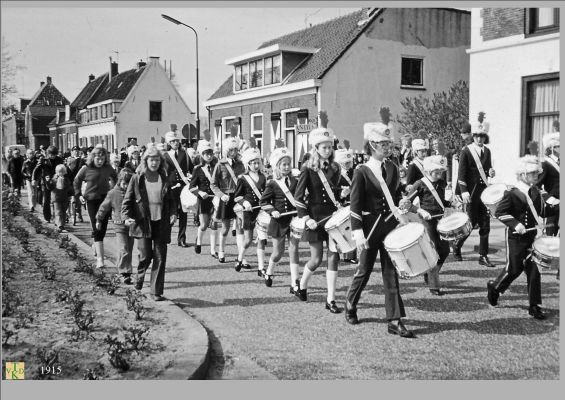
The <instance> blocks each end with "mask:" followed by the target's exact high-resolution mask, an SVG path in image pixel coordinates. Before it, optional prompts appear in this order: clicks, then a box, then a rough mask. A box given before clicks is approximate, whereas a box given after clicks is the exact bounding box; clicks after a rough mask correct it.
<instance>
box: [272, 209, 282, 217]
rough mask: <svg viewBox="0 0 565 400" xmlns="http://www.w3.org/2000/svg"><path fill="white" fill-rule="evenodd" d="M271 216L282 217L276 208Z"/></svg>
mask: <svg viewBox="0 0 565 400" xmlns="http://www.w3.org/2000/svg"><path fill="white" fill-rule="evenodd" d="M271 217H273V218H274V219H279V218H280V217H281V213H280V212H278V211H276V210H275V211H273V212H272V213H271Z"/></svg>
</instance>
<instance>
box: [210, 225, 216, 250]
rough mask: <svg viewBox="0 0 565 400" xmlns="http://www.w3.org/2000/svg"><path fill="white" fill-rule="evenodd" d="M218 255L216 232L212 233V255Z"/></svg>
mask: <svg viewBox="0 0 565 400" xmlns="http://www.w3.org/2000/svg"><path fill="white" fill-rule="evenodd" d="M215 253H216V231H215V230H211V231H210V254H215Z"/></svg>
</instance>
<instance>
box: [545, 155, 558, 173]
mask: <svg viewBox="0 0 565 400" xmlns="http://www.w3.org/2000/svg"><path fill="white" fill-rule="evenodd" d="M546 160H547V162H548V163H550V164H551V166H552V167H553V168H555V170H556V171H557V173H559V165H557V163H556V162H555V160H554V159H553V158H550V157H547V158H546Z"/></svg>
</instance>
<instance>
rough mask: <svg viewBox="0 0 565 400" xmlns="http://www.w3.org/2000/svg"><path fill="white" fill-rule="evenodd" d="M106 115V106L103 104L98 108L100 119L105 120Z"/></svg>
mask: <svg viewBox="0 0 565 400" xmlns="http://www.w3.org/2000/svg"><path fill="white" fill-rule="evenodd" d="M106 116H107V114H106V104H104V105H103V106H102V107H101V108H100V118H106Z"/></svg>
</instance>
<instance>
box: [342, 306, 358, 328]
mask: <svg viewBox="0 0 565 400" xmlns="http://www.w3.org/2000/svg"><path fill="white" fill-rule="evenodd" d="M345 320H346V321H347V323H348V324H351V325H357V324H358V323H359V319H357V310H348V309H347V306H346V307H345Z"/></svg>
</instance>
